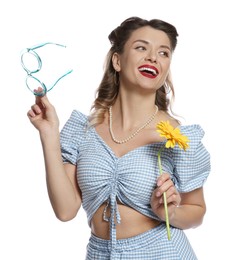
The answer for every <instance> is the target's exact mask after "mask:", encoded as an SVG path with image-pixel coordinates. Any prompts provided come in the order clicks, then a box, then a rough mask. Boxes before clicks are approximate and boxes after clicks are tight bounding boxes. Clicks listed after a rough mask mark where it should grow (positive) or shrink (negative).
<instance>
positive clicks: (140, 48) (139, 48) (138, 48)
mask: <svg viewBox="0 0 233 260" xmlns="http://www.w3.org/2000/svg"><path fill="white" fill-rule="evenodd" d="M136 50H142V51H144V50H146V48H145V47H144V46H138V47H136Z"/></svg>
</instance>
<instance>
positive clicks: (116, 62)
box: [112, 52, 121, 72]
mask: <svg viewBox="0 0 233 260" xmlns="http://www.w3.org/2000/svg"><path fill="white" fill-rule="evenodd" d="M112 65H113V68H114V69H115V70H116V71H117V72H119V71H120V70H121V66H120V55H119V54H118V53H117V52H115V53H113V55H112Z"/></svg>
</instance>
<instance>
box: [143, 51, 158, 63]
mask: <svg viewBox="0 0 233 260" xmlns="http://www.w3.org/2000/svg"><path fill="white" fill-rule="evenodd" d="M145 60H147V61H150V62H152V63H157V55H156V53H155V52H153V51H150V52H148V53H147V56H146V58H145Z"/></svg>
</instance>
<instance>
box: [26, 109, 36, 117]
mask: <svg viewBox="0 0 233 260" xmlns="http://www.w3.org/2000/svg"><path fill="white" fill-rule="evenodd" d="M27 116H28V117H29V118H33V117H35V116H36V114H35V113H34V111H33V110H32V109H31V110H29V111H28V112H27Z"/></svg>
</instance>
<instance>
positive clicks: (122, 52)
mask: <svg viewBox="0 0 233 260" xmlns="http://www.w3.org/2000/svg"><path fill="white" fill-rule="evenodd" d="M177 36H178V34H177V31H176V28H175V27H174V26H172V25H171V24H169V23H167V22H164V21H161V20H156V19H153V20H150V21H147V20H144V19H141V18H138V17H131V18H129V19H127V20H125V21H124V22H123V23H122V24H121V25H120V26H119V27H117V28H116V29H115V30H113V31H112V32H111V34H110V35H109V40H110V42H111V49H110V51H109V53H108V56H107V60H106V68H105V72H104V75H103V79H102V81H101V83H100V86H99V88H98V90H97V95H96V99H95V101H94V103H93V107H92V113H91V115H90V116H88V117H87V116H85V115H83V114H82V113H80V112H78V111H73V112H72V114H71V117H70V118H69V120H68V121H67V123H66V124H65V126H64V127H63V129H62V131H61V133H60V134H59V120H58V118H57V115H56V111H55V109H54V107H53V106H52V104H51V103H50V102H49V101H48V98H47V97H46V96H43V97H36V103H35V104H34V105H33V106H32V108H31V110H30V111H29V112H28V117H29V119H30V121H31V122H32V124H33V125H34V126H35V127H36V128H37V129H38V130H39V133H40V137H41V143H42V147H43V152H44V158H45V166H46V176H47V178H46V181H47V186H48V193H49V197H50V201H51V204H52V207H53V209H54V212H55V214H56V216H57V217H58V218H59V219H60V220H62V221H68V220H71V219H72V218H74V217H75V216H76V214H77V212H78V211H79V209H80V206H81V204H82V206H83V208H84V209H85V211H86V213H87V218H88V223H89V225H90V228H91V233H92V234H91V237H90V240H89V243H88V247H87V256H86V259H91V260H93V259H101V260H104V259H134V260H135V259H142V260H146V259H151V260H155V259H156V260H158V259H163V260H164V259H169V260H173V259H189V260H191V259H197V258H196V255H195V253H194V251H193V249H192V247H191V245H190V244H189V241H188V240H187V238H186V236H185V234H184V232H183V229H188V228H192V227H196V226H198V225H200V224H201V223H202V220H203V217H204V215H205V211H206V205H205V201H204V196H203V184H204V182H205V180H206V178H207V176H208V174H209V171H210V162H209V153H208V152H207V151H206V149H205V147H204V146H203V145H202V142H201V139H202V137H203V135H204V132H203V130H202V128H201V127H200V126H199V125H189V126H181V125H180V124H179V122H178V120H176V119H175V118H174V117H173V116H172V113H171V112H170V111H171V107H170V102H169V101H170V100H169V97H170V93H169V92H171V93H172V95H171V96H174V89H173V85H172V82H171V78H170V71H169V70H170V64H171V60H172V55H173V52H174V50H175V47H176V43H177ZM38 91H39V90H38ZM161 121H168V122H169V123H170V124H171V125H172V126H173V127H179V128H180V129H181V131H182V133H184V134H185V135H186V136H187V137H188V139H189V140H190V144H189V145H190V148H189V149H188V150H187V151H185V152H184V151H182V150H180V149H179V148H176V147H174V148H173V149H165V150H164V151H163V153H162V163H163V170H164V173H163V174H162V175H159V170H158V167H157V154H158V150H159V149H160V148H161V146H163V145H164V142H165V140H164V138H162V137H161V136H160V135H159V133H158V132H156V131H155V126H156V125H157V124H158V123H159V122H161ZM164 192H166V196H167V203H168V213H169V221H170V226H171V227H170V228H171V240H168V239H167V235H166V225H165V211H164V203H163V193H164Z"/></svg>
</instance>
